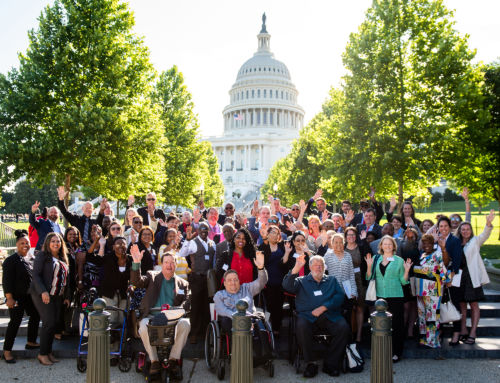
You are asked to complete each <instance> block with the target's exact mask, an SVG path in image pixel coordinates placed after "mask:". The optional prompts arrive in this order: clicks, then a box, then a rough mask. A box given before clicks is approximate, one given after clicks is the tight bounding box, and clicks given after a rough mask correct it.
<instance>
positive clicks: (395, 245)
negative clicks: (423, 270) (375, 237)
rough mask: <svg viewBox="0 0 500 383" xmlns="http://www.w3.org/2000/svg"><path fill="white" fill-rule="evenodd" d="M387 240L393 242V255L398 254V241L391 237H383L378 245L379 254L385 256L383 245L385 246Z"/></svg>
mask: <svg viewBox="0 0 500 383" xmlns="http://www.w3.org/2000/svg"><path fill="white" fill-rule="evenodd" d="M386 240H390V241H391V242H392V254H396V250H397V249H398V245H397V243H396V240H395V239H394V238H392V237H391V236H390V235H384V236H383V237H382V239H381V240H380V242H379V243H378V249H377V250H378V253H379V254H383V252H382V245H383V243H384V241H386Z"/></svg>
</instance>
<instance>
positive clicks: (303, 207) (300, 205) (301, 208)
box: [299, 199, 307, 211]
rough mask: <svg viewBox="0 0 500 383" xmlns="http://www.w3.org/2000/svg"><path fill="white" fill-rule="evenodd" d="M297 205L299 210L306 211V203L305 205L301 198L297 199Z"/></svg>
mask: <svg viewBox="0 0 500 383" xmlns="http://www.w3.org/2000/svg"><path fill="white" fill-rule="evenodd" d="M299 207H300V210H301V211H306V209H307V205H306V202H305V201H304V200H303V199H301V200H300V201H299Z"/></svg>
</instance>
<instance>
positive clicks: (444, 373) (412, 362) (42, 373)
mask: <svg viewBox="0 0 500 383" xmlns="http://www.w3.org/2000/svg"><path fill="white" fill-rule="evenodd" d="M1 363H2V365H1V368H0V370H1V375H0V381H1V382H51V383H58V382H61V383H67V382H74V383H79V382H82V383H83V382H85V375H84V374H81V373H79V372H77V370H76V360H74V359H64V360H62V361H61V362H60V363H58V364H57V365H55V366H51V367H43V366H40V364H39V363H38V361H36V360H33V359H31V360H28V359H23V360H19V361H18V362H17V363H16V364H14V365H10V364H5V363H4V362H3V361H1ZM275 363H276V375H275V377H274V378H269V377H267V376H266V372H265V371H264V370H263V369H260V368H256V369H255V370H254V381H255V382H287V383H292V382H302V383H304V382H306V381H307V380H306V379H304V378H303V377H302V376H301V375H297V374H295V371H294V370H293V369H292V368H291V366H290V365H289V364H288V363H287V362H286V361H284V360H278V361H276V362H275ZM369 363H370V361H369V360H368V361H367V366H366V368H365V371H363V372H362V373H359V374H346V375H341V376H340V377H338V378H331V377H329V376H327V375H325V374H322V373H319V374H318V376H317V377H316V378H315V379H312V380H310V381H311V382H329V383H331V382H349V383H356V382H360V383H361V382H363V383H366V382H369V381H370V365H369ZM229 374H230V372H229V370H228V371H227V372H226V378H225V379H224V381H226V382H229ZM144 381H145V380H144V378H143V377H142V376H141V375H139V374H137V373H136V372H135V370H134V367H133V368H132V370H131V371H130V372H128V373H122V372H120V371H119V370H118V368H117V367H111V382H112V383H132V382H144ZM423 381H441V382H453V383H460V382H468V383H473V382H500V359H489V360H485V359H449V360H440V361H438V360H428V359H426V360H423V359H406V360H402V361H401V362H400V363H398V364H396V365H394V382H395V383H404V382H408V383H415V382H423ZM183 382H185V383H189V382H193V383H196V382H203V383H211V382H214V383H215V382H219V380H217V378H216V377H215V375H214V374H212V373H211V372H209V371H208V370H207V367H206V365H205V362H204V361H201V360H185V362H184V380H183Z"/></svg>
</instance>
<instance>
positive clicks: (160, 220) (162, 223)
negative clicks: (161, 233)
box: [158, 218, 167, 227]
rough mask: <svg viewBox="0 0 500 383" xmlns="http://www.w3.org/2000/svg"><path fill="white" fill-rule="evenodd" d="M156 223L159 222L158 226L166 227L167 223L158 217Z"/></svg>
mask: <svg viewBox="0 0 500 383" xmlns="http://www.w3.org/2000/svg"><path fill="white" fill-rule="evenodd" d="M158 223H159V224H160V226H163V227H167V223H166V222H165V221H164V220H163V219H161V218H159V219H158Z"/></svg>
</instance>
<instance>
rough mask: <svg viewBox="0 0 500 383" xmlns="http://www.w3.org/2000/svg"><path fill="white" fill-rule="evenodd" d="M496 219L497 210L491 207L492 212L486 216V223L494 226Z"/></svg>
mask: <svg viewBox="0 0 500 383" xmlns="http://www.w3.org/2000/svg"><path fill="white" fill-rule="evenodd" d="M494 219H495V210H494V209H491V210H490V214H488V215H487V216H486V225H488V226H492V224H493V220H494Z"/></svg>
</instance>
